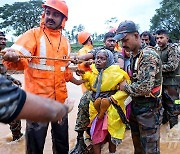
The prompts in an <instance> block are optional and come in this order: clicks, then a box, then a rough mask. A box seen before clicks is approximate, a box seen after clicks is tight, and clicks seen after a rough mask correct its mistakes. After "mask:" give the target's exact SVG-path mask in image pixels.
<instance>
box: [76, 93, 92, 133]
mask: <svg viewBox="0 0 180 154" xmlns="http://www.w3.org/2000/svg"><path fill="white" fill-rule="evenodd" d="M90 99H91V91H88V90H87V91H86V92H85V93H84V94H83V96H82V97H81V99H80V102H79V105H78V113H77V119H76V125H75V131H77V132H78V131H86V130H87V127H88V125H89V123H90V120H89V103H90Z"/></svg>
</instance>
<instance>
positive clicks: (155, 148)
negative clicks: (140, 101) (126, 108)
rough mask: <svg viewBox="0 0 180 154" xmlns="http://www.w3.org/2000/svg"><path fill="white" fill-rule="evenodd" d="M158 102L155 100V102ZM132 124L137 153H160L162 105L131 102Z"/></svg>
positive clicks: (135, 151) (130, 120)
mask: <svg viewBox="0 0 180 154" xmlns="http://www.w3.org/2000/svg"><path fill="white" fill-rule="evenodd" d="M155 103H157V102H154V104H155ZM131 109H132V110H131V115H130V119H129V122H130V126H131V135H132V140H133V145H134V153H135V154H159V153H160V124H161V122H162V114H163V108H162V107H157V106H156V107H153V105H152V106H151V105H150V106H141V105H137V104H136V103H135V102H132V104H131Z"/></svg>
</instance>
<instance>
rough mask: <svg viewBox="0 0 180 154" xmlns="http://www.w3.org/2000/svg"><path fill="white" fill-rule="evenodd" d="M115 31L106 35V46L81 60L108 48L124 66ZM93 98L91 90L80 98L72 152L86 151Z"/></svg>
mask: <svg viewBox="0 0 180 154" xmlns="http://www.w3.org/2000/svg"><path fill="white" fill-rule="evenodd" d="M114 36H115V34H114V33H112V32H108V33H106V34H105V35H104V46H102V47H96V48H94V49H92V50H91V51H90V52H89V53H88V54H86V55H82V56H79V57H78V59H79V60H89V59H95V57H96V54H97V52H98V51H99V50H101V49H108V50H110V51H111V52H112V53H113V56H114V61H115V64H117V65H120V67H121V68H123V67H124V58H123V55H122V54H121V53H120V52H118V51H115V50H114V49H115V43H116V42H115V40H114V39H113V37H114ZM90 99H91V92H90V91H86V92H85V93H84V94H83V96H82V97H81V99H80V103H79V106H78V113H77V119H76V125H75V131H76V132H78V136H77V143H76V145H75V147H74V148H73V149H72V150H71V152H70V154H80V153H84V151H85V149H86V145H85V143H84V138H83V133H84V131H86V130H87V128H88V125H89V122H90V120H89V103H90Z"/></svg>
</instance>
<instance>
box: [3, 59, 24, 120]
mask: <svg viewBox="0 0 180 154" xmlns="http://www.w3.org/2000/svg"><path fill="white" fill-rule="evenodd" d="M0 68H1V70H2V69H4V66H3V64H2V58H0ZM0 93H1V95H0V100H1V101H0V122H3V123H10V122H12V121H13V120H15V118H16V117H17V115H18V114H19V113H20V112H21V110H22V108H23V106H24V103H25V100H26V93H25V92H24V91H23V90H22V89H20V88H19V87H17V86H15V85H14V84H13V83H12V81H11V80H9V79H7V75H6V74H4V72H1V74H0Z"/></svg>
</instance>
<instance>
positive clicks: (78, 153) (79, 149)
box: [69, 132, 87, 154]
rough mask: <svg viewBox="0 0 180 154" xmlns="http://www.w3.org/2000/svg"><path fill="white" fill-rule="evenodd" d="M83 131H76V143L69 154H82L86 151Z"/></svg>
mask: <svg viewBox="0 0 180 154" xmlns="http://www.w3.org/2000/svg"><path fill="white" fill-rule="evenodd" d="M83 133H84V132H83ZM83 133H82V132H78V136H77V143H76V145H75V147H74V148H73V149H72V150H71V151H70V153H69V154H84V153H86V152H85V151H86V148H87V146H86V144H85V143H84V137H83ZM81 135H82V136H81Z"/></svg>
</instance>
